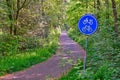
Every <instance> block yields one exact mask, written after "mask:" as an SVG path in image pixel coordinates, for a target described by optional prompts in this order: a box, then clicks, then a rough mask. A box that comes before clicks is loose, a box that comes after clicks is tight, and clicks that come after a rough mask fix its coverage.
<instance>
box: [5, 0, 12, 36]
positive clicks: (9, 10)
mask: <svg viewBox="0 0 120 80" xmlns="http://www.w3.org/2000/svg"><path fill="white" fill-rule="evenodd" d="M6 3H7V7H8V12H9V14H8V17H9V20H10V21H11V24H10V29H9V30H10V31H9V33H10V34H13V15H12V13H11V8H12V5H11V4H10V0H6Z"/></svg>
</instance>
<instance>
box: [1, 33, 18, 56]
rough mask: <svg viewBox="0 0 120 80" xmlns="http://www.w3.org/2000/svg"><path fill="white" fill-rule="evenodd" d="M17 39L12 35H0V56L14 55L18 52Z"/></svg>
mask: <svg viewBox="0 0 120 80" xmlns="http://www.w3.org/2000/svg"><path fill="white" fill-rule="evenodd" d="M18 46H19V44H18V37H17V36H12V35H7V34H4V35H0V53H1V54H0V55H3V56H5V55H7V54H6V53H8V52H9V53H13V54H14V53H16V52H17V50H18Z"/></svg>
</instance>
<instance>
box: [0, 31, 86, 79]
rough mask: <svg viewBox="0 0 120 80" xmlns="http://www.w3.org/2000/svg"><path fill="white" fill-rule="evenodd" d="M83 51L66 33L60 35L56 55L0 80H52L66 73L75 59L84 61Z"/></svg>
mask: <svg viewBox="0 0 120 80" xmlns="http://www.w3.org/2000/svg"><path fill="white" fill-rule="evenodd" d="M85 56H86V54H85V51H84V50H83V48H82V47H80V46H79V45H78V44H77V43H76V42H74V41H73V40H71V39H70V38H69V36H68V35H67V33H66V31H63V32H62V33H61V35H60V48H59V49H58V50H57V51H56V55H54V56H52V57H51V58H50V59H48V60H47V61H45V62H43V63H39V64H37V65H34V66H32V67H30V68H28V69H26V70H23V71H19V72H16V73H13V74H9V75H6V76H3V77H0V80H54V79H55V78H59V77H61V76H62V75H64V74H65V73H66V72H68V71H69V70H70V69H71V68H72V65H71V64H70V63H69V61H70V60H71V61H72V63H73V64H75V63H76V61H77V59H82V60H83V59H84V57H85Z"/></svg>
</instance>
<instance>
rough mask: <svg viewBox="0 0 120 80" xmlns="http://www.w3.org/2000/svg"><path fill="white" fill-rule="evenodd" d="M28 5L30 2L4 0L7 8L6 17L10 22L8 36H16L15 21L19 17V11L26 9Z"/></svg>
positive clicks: (28, 0) (27, 0)
mask: <svg viewBox="0 0 120 80" xmlns="http://www.w3.org/2000/svg"><path fill="white" fill-rule="evenodd" d="M29 3H30V0H6V4H7V7H8V12H9V13H8V17H9V19H10V21H11V24H10V34H13V35H16V33H17V19H18V17H19V13H20V10H22V9H23V8H24V7H26V6H27V5H28V4H29Z"/></svg>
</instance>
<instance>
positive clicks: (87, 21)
mask: <svg viewBox="0 0 120 80" xmlns="http://www.w3.org/2000/svg"><path fill="white" fill-rule="evenodd" d="M97 27H98V22H97V19H96V18H95V17H94V16H93V15H91V14H86V15H84V16H82V17H81V18H80V20H79V22H78V28H79V30H80V32H81V33H82V34H85V35H91V34H93V33H94V32H95V31H96V30H97Z"/></svg>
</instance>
